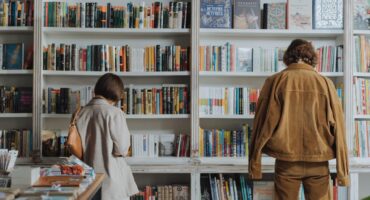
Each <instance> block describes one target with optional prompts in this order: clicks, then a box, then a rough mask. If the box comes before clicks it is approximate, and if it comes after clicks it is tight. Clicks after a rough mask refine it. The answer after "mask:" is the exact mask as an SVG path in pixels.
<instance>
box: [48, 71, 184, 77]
mask: <svg viewBox="0 0 370 200" xmlns="http://www.w3.org/2000/svg"><path fill="white" fill-rule="evenodd" d="M105 73H108V72H84V71H51V70H44V71H43V72H42V74H43V75H44V76H84V77H95V76H102V75H103V74H105ZM110 73H114V74H116V75H118V76H122V77H149V76H153V77H164V76H190V72H188V71H184V72H110Z"/></svg>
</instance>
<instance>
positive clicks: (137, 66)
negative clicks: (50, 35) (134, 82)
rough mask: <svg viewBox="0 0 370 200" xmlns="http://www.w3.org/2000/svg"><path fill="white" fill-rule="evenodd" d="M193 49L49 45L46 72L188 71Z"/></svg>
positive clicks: (44, 67) (44, 64)
mask: <svg viewBox="0 0 370 200" xmlns="http://www.w3.org/2000/svg"><path fill="white" fill-rule="evenodd" d="M189 60H190V48H189V47H181V46H178V45H172V46H161V45H155V46H148V47H144V48H133V47H130V46H128V45H123V46H111V45H87V46H86V47H78V46H77V45H76V44H70V45H68V44H63V43H62V44H59V45H56V44H54V43H52V44H49V45H48V46H47V47H44V49H43V69H44V70H58V71H110V72H144V71H145V72H156V71H157V72H160V71H189V63H190V62H189Z"/></svg>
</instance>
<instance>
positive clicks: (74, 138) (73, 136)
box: [67, 107, 83, 160]
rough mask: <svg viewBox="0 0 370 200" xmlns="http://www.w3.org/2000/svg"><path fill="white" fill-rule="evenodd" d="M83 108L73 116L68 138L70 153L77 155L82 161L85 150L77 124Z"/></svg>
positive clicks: (78, 109)
mask: <svg viewBox="0 0 370 200" xmlns="http://www.w3.org/2000/svg"><path fill="white" fill-rule="evenodd" d="M80 110H81V107H79V108H77V110H76V111H75V113H74V114H73V115H72V119H71V122H70V124H69V131H68V138H67V148H68V149H69V151H70V152H71V153H72V154H73V155H75V156H76V157H77V158H79V159H80V160H82V158H83V149H82V142H81V135H80V133H79V132H78V130H77V126H76V122H77V118H78V114H79V113H80Z"/></svg>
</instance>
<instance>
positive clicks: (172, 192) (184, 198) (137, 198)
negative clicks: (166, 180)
mask: <svg viewBox="0 0 370 200" xmlns="http://www.w3.org/2000/svg"><path fill="white" fill-rule="evenodd" d="M142 199H158V200H168V199H174V200H175V199H181V200H190V190H189V186H187V185H157V186H150V185H147V186H145V187H143V189H142V190H140V192H139V193H138V194H135V195H134V196H131V197H130V200H142Z"/></svg>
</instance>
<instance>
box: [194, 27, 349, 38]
mask: <svg viewBox="0 0 370 200" xmlns="http://www.w3.org/2000/svg"><path fill="white" fill-rule="evenodd" d="M343 33H344V31H343V30H286V29H283V30H268V29H206V28H201V29H200V36H201V37H205V38H206V37H212V36H215V37H264V38H265V37H285V38H296V37H307V38H317V37H321V38H336V37H338V36H341V35H343Z"/></svg>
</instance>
